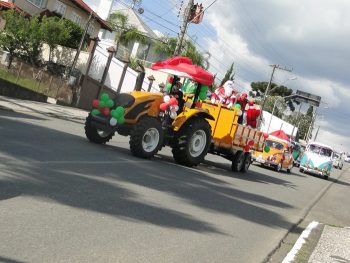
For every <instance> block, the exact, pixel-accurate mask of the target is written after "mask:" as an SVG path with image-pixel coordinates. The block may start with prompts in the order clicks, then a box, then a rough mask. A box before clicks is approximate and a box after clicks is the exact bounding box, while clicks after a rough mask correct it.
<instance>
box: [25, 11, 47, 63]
mask: <svg viewBox="0 0 350 263" xmlns="http://www.w3.org/2000/svg"><path fill="white" fill-rule="evenodd" d="M28 22H29V23H28V25H27V31H26V34H25V42H26V44H25V45H24V46H23V47H22V52H21V55H20V57H21V58H22V59H23V60H25V61H28V62H29V63H30V64H32V65H35V66H39V65H40V64H41V60H40V55H41V48H42V44H43V40H42V37H41V34H40V27H41V23H40V21H39V17H33V18H31V19H30V20H28Z"/></svg>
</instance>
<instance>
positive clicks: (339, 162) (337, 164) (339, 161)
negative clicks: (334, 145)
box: [333, 152, 344, 170]
mask: <svg viewBox="0 0 350 263" xmlns="http://www.w3.org/2000/svg"><path fill="white" fill-rule="evenodd" d="M343 165H344V163H343V156H342V154H340V153H337V152H335V153H334V155H333V167H334V168H336V169H340V170H342V169H343Z"/></svg>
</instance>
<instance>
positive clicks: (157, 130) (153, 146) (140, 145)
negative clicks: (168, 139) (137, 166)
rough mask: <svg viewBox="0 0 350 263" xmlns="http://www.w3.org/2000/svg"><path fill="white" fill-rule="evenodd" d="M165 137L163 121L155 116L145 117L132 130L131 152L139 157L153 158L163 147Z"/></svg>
mask: <svg viewBox="0 0 350 263" xmlns="http://www.w3.org/2000/svg"><path fill="white" fill-rule="evenodd" d="M163 138H164V136H163V130H162V126H161V123H160V122H159V121H158V120H157V119H155V118H152V117H143V118H142V119H141V120H140V121H139V122H138V123H137V124H136V125H135V126H134V128H133V130H132V131H131V135H130V141H129V145H130V150H131V153H132V154H133V155H134V156H137V157H141V158H151V157H153V156H154V155H155V154H156V153H157V152H158V151H159V150H160V148H161V147H162V143H163Z"/></svg>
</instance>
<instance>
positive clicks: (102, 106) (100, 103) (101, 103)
mask: <svg viewBox="0 0 350 263" xmlns="http://www.w3.org/2000/svg"><path fill="white" fill-rule="evenodd" d="M98 106H100V107H101V108H104V107H106V102H105V101H103V100H100V101H99V103H98Z"/></svg>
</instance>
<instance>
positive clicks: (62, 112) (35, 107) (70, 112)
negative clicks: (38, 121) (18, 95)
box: [0, 96, 89, 121]
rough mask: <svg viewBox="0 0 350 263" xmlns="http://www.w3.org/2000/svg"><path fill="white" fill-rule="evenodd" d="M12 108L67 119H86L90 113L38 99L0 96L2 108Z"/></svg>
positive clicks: (20, 111) (11, 109) (12, 109)
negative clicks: (30, 99) (38, 100)
mask: <svg viewBox="0 0 350 263" xmlns="http://www.w3.org/2000/svg"><path fill="white" fill-rule="evenodd" d="M1 109H5V110H10V111H15V112H19V113H29V114H42V115H45V116H48V117H55V118H60V119H65V120H74V121H85V119H86V117H87V115H88V114H89V113H88V112H87V111H85V110H81V109H77V108H72V107H66V106H61V105H56V104H50V103H42V102H37V101H29V100H20V99H14V98H9V97H5V96H0V110H1Z"/></svg>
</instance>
